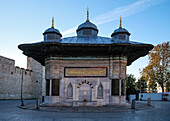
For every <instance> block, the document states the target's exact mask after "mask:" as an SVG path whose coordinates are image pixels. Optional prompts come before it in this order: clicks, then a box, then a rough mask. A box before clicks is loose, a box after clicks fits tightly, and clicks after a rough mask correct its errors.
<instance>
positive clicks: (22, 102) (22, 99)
mask: <svg viewBox="0 0 170 121" xmlns="http://www.w3.org/2000/svg"><path fill="white" fill-rule="evenodd" d="M21 69H22V76H21V106H24V98H23V95H22V93H23V73H24V69H23V68H21ZM25 74H26V72H25Z"/></svg>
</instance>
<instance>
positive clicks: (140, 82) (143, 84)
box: [136, 77, 147, 93]
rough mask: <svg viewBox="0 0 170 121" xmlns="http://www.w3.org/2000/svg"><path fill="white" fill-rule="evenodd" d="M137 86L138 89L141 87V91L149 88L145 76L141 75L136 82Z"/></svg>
mask: <svg viewBox="0 0 170 121" xmlns="http://www.w3.org/2000/svg"><path fill="white" fill-rule="evenodd" d="M136 88H137V89H138V90H140V89H141V92H142V93H144V92H145V90H146V88H147V82H146V81H145V79H144V77H140V79H138V81H137V82H136Z"/></svg>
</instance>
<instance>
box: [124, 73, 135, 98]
mask: <svg viewBox="0 0 170 121" xmlns="http://www.w3.org/2000/svg"><path fill="white" fill-rule="evenodd" d="M135 81H136V78H135V77H134V75H132V74H130V75H129V74H127V76H126V95H127V96H128V95H130V94H135V93H136V89H135Z"/></svg>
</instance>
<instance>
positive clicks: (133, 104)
mask: <svg viewBox="0 0 170 121" xmlns="http://www.w3.org/2000/svg"><path fill="white" fill-rule="evenodd" d="M132 109H135V99H133V100H132Z"/></svg>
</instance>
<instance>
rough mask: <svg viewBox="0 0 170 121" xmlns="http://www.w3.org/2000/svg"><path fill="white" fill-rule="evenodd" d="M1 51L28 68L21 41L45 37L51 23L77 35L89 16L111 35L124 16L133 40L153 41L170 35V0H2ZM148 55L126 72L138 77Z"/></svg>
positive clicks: (159, 41) (155, 43)
mask: <svg viewBox="0 0 170 121" xmlns="http://www.w3.org/2000/svg"><path fill="white" fill-rule="evenodd" d="M0 3H1V4H0V42H1V44H0V55H1V56H5V57H8V58H11V59H14V60H15V63H16V64H15V65H16V66H20V67H24V68H26V56H24V55H23V54H22V52H21V51H20V50H19V49H18V47H17V46H18V45H19V44H22V43H33V42H38V41H42V40H43V36H42V33H43V32H44V31H45V30H46V29H47V28H49V27H51V18H52V16H54V18H55V28H57V29H59V31H60V32H61V33H62V34H63V37H68V36H74V35H76V31H75V30H76V28H77V27H78V25H80V24H81V23H83V22H85V20H86V8H87V5H88V7H89V12H90V21H91V22H93V23H94V24H96V25H97V27H98V29H99V34H98V35H100V36H105V37H110V36H111V34H112V32H113V31H114V30H115V29H117V28H118V26H119V16H120V15H121V16H122V17H123V23H122V24H123V27H124V28H126V29H127V30H128V31H129V32H130V33H131V37H130V40H131V41H136V42H143V43H150V44H153V45H157V44H160V43H162V42H167V41H169V40H170V39H169V38H170V23H169V22H170V9H169V6H170V0H2V1H1V2H0ZM147 63H148V59H147V56H145V57H142V58H140V59H138V60H137V61H135V62H133V63H132V65H131V66H129V67H128V69H127V73H132V74H134V75H135V77H139V68H143V67H145V66H146V65H147Z"/></svg>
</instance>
